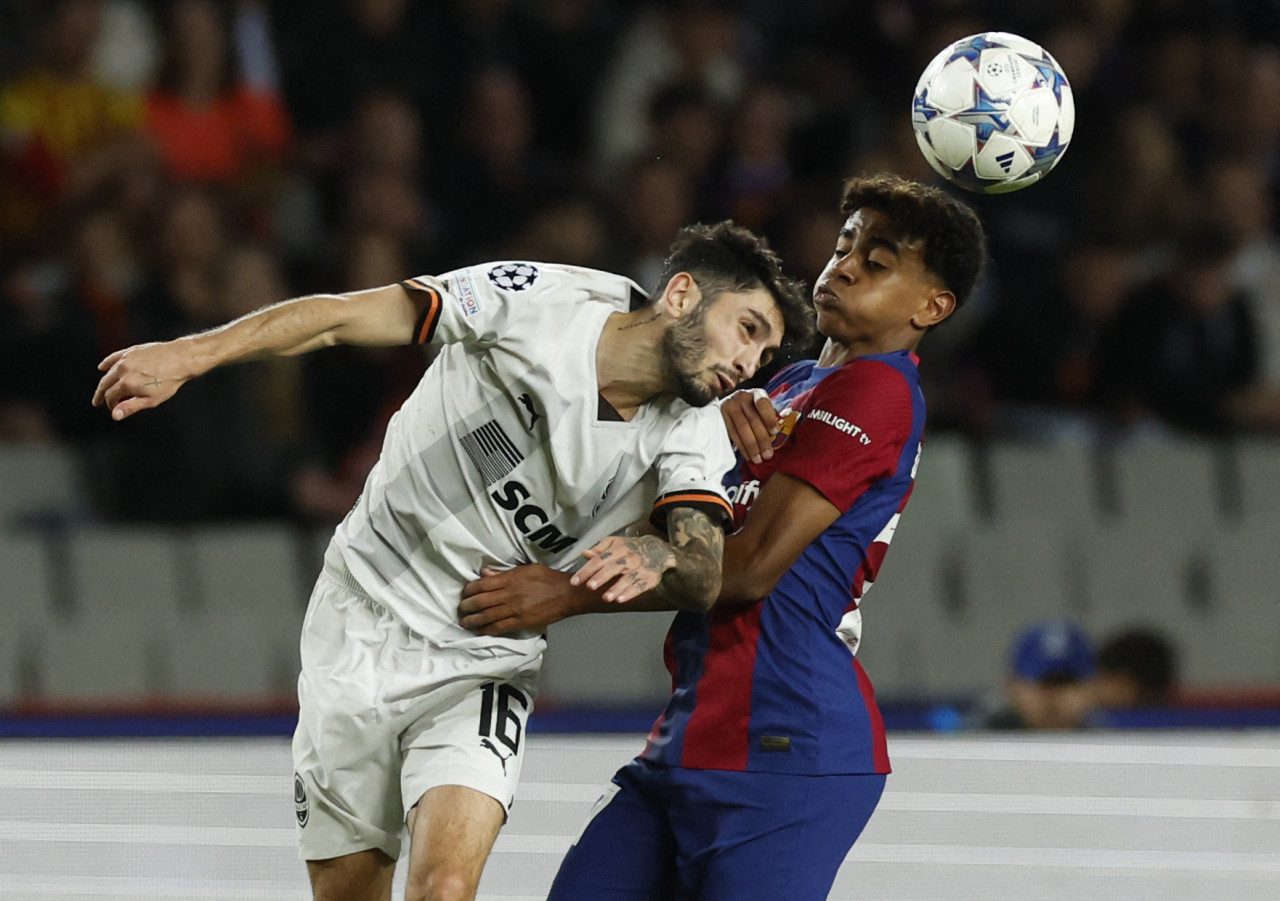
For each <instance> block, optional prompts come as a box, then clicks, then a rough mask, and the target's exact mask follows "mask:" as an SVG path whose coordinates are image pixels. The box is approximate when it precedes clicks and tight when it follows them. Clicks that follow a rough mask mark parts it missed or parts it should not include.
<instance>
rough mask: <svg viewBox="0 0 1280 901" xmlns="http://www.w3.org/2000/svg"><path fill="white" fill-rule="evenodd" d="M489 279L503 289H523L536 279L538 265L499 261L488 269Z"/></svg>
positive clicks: (530, 285) (531, 284) (531, 285)
mask: <svg viewBox="0 0 1280 901" xmlns="http://www.w3.org/2000/svg"><path fill="white" fill-rule="evenodd" d="M488 275H489V281H491V282H493V283H494V284H495V285H497V286H498V287H499V288H502V289H503V290H504V291H523V290H524V289H525V288H530V287H533V283H534V282H536V281H537V280H538V267H537V266H534V265H531V264H529V263H501V264H499V265H497V266H494V267H493V268H492V269H490V270H489V273H488Z"/></svg>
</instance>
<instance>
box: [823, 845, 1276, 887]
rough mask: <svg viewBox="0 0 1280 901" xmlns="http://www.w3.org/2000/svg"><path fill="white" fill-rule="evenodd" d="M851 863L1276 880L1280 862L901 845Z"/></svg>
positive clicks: (878, 848) (855, 854) (1256, 857)
mask: <svg viewBox="0 0 1280 901" xmlns="http://www.w3.org/2000/svg"><path fill="white" fill-rule="evenodd" d="M846 860H847V861H848V862H849V863H850V864H853V865H854V866H856V865H857V864H858V863H859V862H870V863H892V864H922V865H927V866H938V865H950V864H960V865H972V866H993V867H1028V868H1031V869H1044V868H1046V867H1061V868H1064V869H1071V870H1079V869H1085V868H1087V869H1090V870H1098V869H1113V870H1155V871H1169V870H1174V871H1181V872H1193V873H1235V874H1241V875H1244V874H1250V875H1256V874H1264V875H1273V876H1275V877H1276V878H1277V880H1278V881H1280V856H1277V855H1275V854H1251V853H1245V852H1232V851H1123V850H1116V849H1114V848H1004V847H986V848H983V847H973V846H969V845H900V844H881V843H877V842H858V844H856V845H854V846H853V850H852V851H851V852H850V853H849V856H848V858H846Z"/></svg>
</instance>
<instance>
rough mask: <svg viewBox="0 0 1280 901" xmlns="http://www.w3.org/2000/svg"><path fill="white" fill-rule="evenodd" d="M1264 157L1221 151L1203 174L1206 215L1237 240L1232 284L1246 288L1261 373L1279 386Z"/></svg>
mask: <svg viewBox="0 0 1280 901" xmlns="http://www.w3.org/2000/svg"><path fill="white" fill-rule="evenodd" d="M1267 176H1268V173H1267V161H1266V160H1265V159H1262V158H1256V157H1247V156H1235V155H1232V156H1220V157H1217V158H1215V159H1214V160H1213V161H1211V162H1210V164H1209V167H1208V170H1207V171H1206V173H1205V207H1206V211H1207V214H1208V216H1210V217H1211V218H1212V219H1213V220H1214V221H1215V222H1217V223H1218V224H1220V225H1221V226H1222V227H1223V228H1224V229H1226V231H1227V232H1228V233H1229V234H1230V235H1231V237H1232V238H1233V239H1234V240H1235V241H1236V243H1237V245H1238V247H1239V250H1237V252H1236V255H1235V259H1234V260H1233V261H1232V264H1231V274H1230V278H1231V283H1232V284H1233V285H1234V286H1236V287H1237V288H1238V289H1239V290H1241V291H1244V292H1245V293H1246V294H1247V295H1248V297H1249V300H1250V303H1251V312H1252V313H1253V315H1254V317H1255V318H1256V320H1257V326H1258V335H1259V341H1258V345H1259V346H1258V350H1259V353H1260V355H1261V371H1262V374H1263V378H1264V379H1265V381H1266V382H1267V383H1268V384H1270V385H1280V240H1277V237H1276V234H1275V232H1273V231H1272V229H1271V223H1272V221H1273V220H1274V218H1275V205H1274V199H1273V196H1272V194H1271V191H1270V185H1269V184H1268V177H1267Z"/></svg>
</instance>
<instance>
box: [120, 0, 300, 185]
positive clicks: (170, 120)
mask: <svg viewBox="0 0 1280 901" xmlns="http://www.w3.org/2000/svg"><path fill="white" fill-rule="evenodd" d="M164 24H165V39H166V40H165V57H164V62H163V64H162V65H161V68H160V75H159V80H158V82H157V84H156V87H155V89H154V90H152V91H151V93H150V94H149V95H148V96H147V102H146V108H147V130H148V132H149V133H150V134H151V135H152V137H153V138H154V139H155V141H156V143H157V145H158V146H159V148H160V157H161V160H162V161H163V163H164V165H165V168H166V169H167V170H168V172H169V173H170V175H172V176H173V177H174V178H176V179H178V180H181V181H193V182H199V183H202V184H212V185H218V186H220V187H223V188H234V189H239V190H242V191H243V190H245V189H246V187H248V186H252V185H256V184H258V183H260V181H261V179H262V175H263V170H264V169H270V168H277V167H279V166H280V164H281V162H282V160H283V159H284V155H285V153H286V152H287V151H288V149H289V145H290V142H291V140H292V134H291V129H290V124H289V115H288V113H287V112H286V110H285V108H284V106H283V104H282V102H281V98H280V97H279V96H278V95H277V94H276V93H274V92H273V91H272V90H271V89H270V88H269V87H266V86H263V85H261V84H258V85H253V84H249V83H247V82H245V81H244V80H243V79H242V78H241V75H240V70H239V63H238V59H237V56H236V52H235V45H234V43H233V41H232V34H231V31H232V28H233V22H232V18H231V15H230V13H229V11H228V7H227V6H225V5H221V4H219V3H216V2H215V0H176V2H174V3H172V4H169V5H168V7H167V9H166V10H165V18H164Z"/></svg>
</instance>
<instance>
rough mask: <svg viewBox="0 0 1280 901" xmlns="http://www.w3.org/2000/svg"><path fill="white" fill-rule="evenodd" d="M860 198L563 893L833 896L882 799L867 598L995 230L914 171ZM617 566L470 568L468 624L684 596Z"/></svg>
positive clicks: (530, 619) (848, 201) (523, 623)
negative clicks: (572, 580) (927, 387)
mask: <svg viewBox="0 0 1280 901" xmlns="http://www.w3.org/2000/svg"><path fill="white" fill-rule="evenodd" d="M841 209H842V212H843V214H844V216H845V221H844V224H843V226H842V227H841V229H840V231H839V234H838V236H837V238H836V245H835V252H834V254H833V255H832V257H831V260H830V262H829V263H828V264H827V266H826V269H825V270H824V271H823V273H822V275H821V277H820V278H819V281H818V284H817V286H816V287H815V290H814V305H815V307H816V310H817V322H818V329H819V331H820V332H821V333H822V334H823V335H824V336H826V339H827V340H826V343H825V346H824V347H823V349H822V352H821V354H820V356H819V357H818V359H817V360H808V361H803V362H799V363H795V364H792V365H791V366H788V367H787V368H785V369H783V370H781V371H780V372H779V373H778V374H777V375H776V376H774V378H773V379H772V380H771V381H770V382H769V384H768V386H767V388H766V392H767V395H768V396H767V398H766V397H762V396H757V395H753V394H750V393H746V392H739V393H738V394H735V395H733V396H732V397H730V398H729V399H727V400H726V401H725V402H724V403H723V405H722V413H723V414H724V416H725V421H726V423H727V424H728V427H729V431H730V433H731V435H732V436H733V438H734V441H735V444H736V445H737V446H738V448H739V457H738V463H737V466H736V467H735V468H734V469H733V470H732V471H731V472H730V473H729V475H728V476H727V477H726V480H725V485H726V487H727V490H728V493H729V496H730V498H731V499H732V500H733V501H734V522H735V525H736V526H737V527H738V531H736V532H735V533H733V534H731V535H730V536H729V537H728V538H727V539H726V544H725V553H724V577H723V580H722V583H721V589H720V596H719V599H718V600H717V602H716V604H715V606H714V607H713V608H712V609H711V611H710V612H708V613H705V614H704V613H696V612H680V613H678V614H677V615H676V617H675V620H674V621H673V623H672V626H671V630H670V633H669V635H668V639H667V645H666V659H667V666H668V669H669V670H670V671H671V673H672V677H673V683H674V691H673V692H672V695H671V698H670V700H669V701H668V703H667V707H666V709H665V710H664V711H663V713H662V715H661V716H660V717H659V718H658V721H657V722H656V724H655V725H654V727H653V731H652V732H651V734H650V735H649V739H648V743H647V745H646V747H645V749H644V751H643V752H642V753H641V754H640V756H639V757H638V758H637V759H636V760H634V761H633V762H631V763H630V764H628V765H627V766H625V767H623V768H622V769H621V770H619V771H618V773H617V774H616V775H615V777H614V779H613V783H612V784H611V785H610V786H609V788H608V790H607V791H606V793H605V795H604V796H603V797H602V798H601V800H600V802H599V803H598V804H597V805H596V808H595V809H594V810H593V812H592V815H591V818H590V819H589V822H588V824H587V826H586V827H585V829H584V832H583V834H582V835H581V836H580V837H579V839H578V841H577V842H576V843H575V844H574V846H573V847H572V848H571V849H570V851H569V853H568V854H567V856H566V857H565V860H564V862H563V863H562V865H561V867H560V871H559V873H558V875H557V877H556V880H555V883H554V885H553V887H552V890H551V894H550V899H551V901H569V899H573V901H588V899H589V901H621V899H627V901H641V899H646V901H659V899H679V901H692V899H699V901H751V899H776V898H787V899H789V901H807V899H812V901H817V899H822V898H826V897H827V894H828V892H829V891H830V889H831V885H832V882H833V881H834V879H835V875H836V871H837V869H838V868H839V866H840V863H841V861H843V860H844V858H845V856H846V855H847V854H848V852H849V849H850V848H851V847H852V845H853V843H854V842H855V841H856V839H857V837H858V835H859V834H860V833H861V831H862V829H863V827H864V826H865V825H866V823H867V821H868V820H869V818H870V817H871V814H872V812H873V811H874V810H875V807H876V805H877V803H878V802H879V799H880V795H881V792H882V791H883V788H884V784H885V776H886V774H887V773H888V772H889V757H888V752H887V748H886V743H885V735H884V727H883V723H882V721H881V718H880V714H879V710H878V708H877V706H876V702H875V697H874V694H873V692H872V688H871V683H870V681H869V680H868V678H867V675H866V673H865V672H864V671H863V669H862V666H861V665H860V664H859V663H858V660H857V658H856V656H854V654H855V652H856V650H857V646H858V643H859V642H860V640H861V610H860V606H861V602H862V600H863V594H864V592H865V591H866V590H867V588H869V587H870V586H871V583H872V582H873V581H874V580H875V577H876V573H877V572H878V570H879V568H880V564H881V562H882V560H883V559H884V555H885V552H886V551H887V550H888V547H889V542H890V540H891V539H892V537H893V533H894V529H895V527H896V525H897V522H898V518H899V516H900V515H901V513H902V511H903V509H904V508H905V507H906V504H907V500H908V498H909V497H910V495H911V490H912V486H913V484H914V479H915V473H916V467H917V466H918V464H919V461H920V457H921V447H922V438H923V434H924V424H925V406H924V397H923V395H922V393H921V390H920V382H919V375H918V371H917V364H918V358H917V357H916V354H915V349H916V347H917V345H918V344H919V342H920V339H921V338H922V337H923V335H924V334H925V332H927V331H928V330H929V329H930V328H932V327H933V326H935V325H937V324H938V323H940V322H942V321H943V320H945V319H946V318H947V317H948V316H950V315H951V314H952V313H953V312H954V311H955V310H956V309H957V308H958V307H959V306H960V305H961V304H963V303H964V301H965V300H966V298H967V297H968V296H969V294H970V293H971V291H972V290H973V287H974V285H975V284H976V281H977V278H978V275H979V272H980V270H981V266H982V261H983V257H984V254H985V239H984V236H983V231H982V226H981V223H980V222H979V220H978V218H977V217H976V215H975V214H974V213H973V212H972V211H971V210H970V209H969V208H968V207H967V206H965V205H963V204H961V203H959V202H957V201H955V200H953V199H952V198H950V197H949V196H947V195H946V194H944V193H942V192H941V191H939V190H937V189H935V188H932V187H926V186H923V185H920V184H917V183H914V182H910V181H907V180H904V179H900V178H898V177H896V176H877V177H873V178H858V179H853V180H851V181H850V182H849V183H848V184H847V185H846V189H845V194H844V200H843V204H842V206H841ZM926 456H927V455H926ZM517 580H519V581H517ZM605 584H606V583H604V582H603V581H602V580H587V582H586V583H585V585H582V586H577V587H574V586H570V585H567V584H566V579H565V578H564V577H563V576H562V575H561V574H557V573H550V572H547V571H544V570H543V569H542V568H538V567H523V568H521V569H519V570H517V571H515V572H514V573H505V574H501V575H491V576H487V577H485V578H483V579H481V580H479V581H477V582H476V583H474V584H472V585H470V586H468V588H467V593H468V595H469V597H468V599H467V601H465V602H464V603H463V606H462V610H463V613H464V618H463V620H462V622H463V624H464V625H467V626H469V627H471V628H473V629H477V630H481V631H483V630H485V629H487V628H497V629H500V630H501V629H508V628H514V627H517V626H519V627H542V626H544V625H546V624H547V623H549V622H553V621H555V620H556V619H560V618H563V617H564V616H567V615H574V614H577V613H584V612H602V611H605V610H609V609H614V610H623V609H669V605H666V604H664V603H662V602H661V600H660V599H657V598H654V597H652V596H651V595H642V596H641V597H639V598H637V599H636V600H635V601H632V602H629V603H628V604H626V605H616V604H609V603H608V602H606V601H604V600H602V599H601V597H600V595H599V594H598V591H599V589H601V588H603V587H604V586H605ZM593 590H594V593H593Z"/></svg>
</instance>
